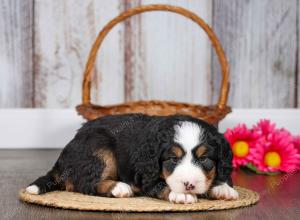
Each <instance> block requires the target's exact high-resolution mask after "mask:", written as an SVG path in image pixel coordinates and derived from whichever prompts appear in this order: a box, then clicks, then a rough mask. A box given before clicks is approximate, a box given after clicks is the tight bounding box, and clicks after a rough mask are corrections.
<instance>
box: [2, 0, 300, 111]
mask: <svg viewBox="0 0 300 220" xmlns="http://www.w3.org/2000/svg"><path fill="white" fill-rule="evenodd" d="M299 2H300V0H251V1H249V0H244V1H240V0H227V1H223V0H213V1H211V0H198V1H195V0H104V1H96V0H86V1H80V0H68V1H60V0H23V1H20V0H2V1H0V30H1V31H2V34H1V35H0V51H1V54H0V107H2V108H19V107H40V108H67V107H70V108H72V107H74V106H75V105H77V104H79V103H80V102H81V81H82V72H83V69H84V65H85V62H86V59H87V56H88V53H89V50H90V47H91V44H92V42H93V40H94V39H95V37H96V35H97V33H98V31H99V30H100V29H101V28H102V27H103V26H104V25H105V24H106V23H107V22H108V21H109V20H110V19H112V18H113V17H115V16H116V15H118V14H119V13H120V12H122V11H124V10H125V9H128V8H132V7H135V6H139V5H146V4H154V3H161V4H165V3H166V4H172V5H178V6H182V7H185V8H187V9H189V10H191V11H193V12H195V13H196V14H198V15H199V16H200V17H202V18H203V19H204V20H205V21H206V22H207V23H208V24H210V25H211V26H212V27H213V29H214V30H215V32H216V34H217V36H218V37H219V39H220V41H221V43H222V44H223V47H224V49H225V52H226V54H227V56H228V58H229V61H230V66H231V93H230V100H229V102H230V105H232V106H233V107H241V108H265V107H266V108H294V107H299V106H300V82H299V78H300V70H299V69H300V68H299V63H300V57H299V48H300V43H299V30H300V24H299V20H300V9H299V7H300V4H299ZM219 85H220V72H219V64H218V62H217V60H216V57H215V55H214V51H213V50H212V49H211V45H210V42H209V40H208V38H207V36H206V35H205V33H204V32H203V31H202V30H201V29H200V28H199V27H198V26H197V25H195V24H194V23H193V22H191V21H189V20H187V19H185V18H183V17H182V16H180V15H176V14H170V13H167V12H151V13H146V14H143V15H138V16H135V17H133V18H131V19H129V20H127V21H126V22H124V23H121V24H120V25H117V26H116V27H115V28H114V29H113V30H112V31H111V33H109V35H108V36H107V38H106V39H105V41H104V44H103V47H102V48H101V50H100V51H99V54H98V58H97V61H96V65H95V70H94V74H93V85H92V88H93V91H92V92H93V93H92V99H93V101H94V102H95V103H100V104H113V103H120V102H123V101H129V100H139V99H146V100H148V99H167V100H176V101H184V102H193V103H203V104H208V103H212V102H216V100H217V96H218V91H219Z"/></svg>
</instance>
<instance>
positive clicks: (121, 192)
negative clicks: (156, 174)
mask: <svg viewBox="0 0 300 220" xmlns="http://www.w3.org/2000/svg"><path fill="white" fill-rule="evenodd" d="M111 194H112V195H113V196H114V197H117V198H127V197H130V196H132V195H133V192H132V190H131V187H130V186H129V185H128V184H126V183H122V182H118V183H117V184H116V185H115V187H114V188H113V189H112V191H111Z"/></svg>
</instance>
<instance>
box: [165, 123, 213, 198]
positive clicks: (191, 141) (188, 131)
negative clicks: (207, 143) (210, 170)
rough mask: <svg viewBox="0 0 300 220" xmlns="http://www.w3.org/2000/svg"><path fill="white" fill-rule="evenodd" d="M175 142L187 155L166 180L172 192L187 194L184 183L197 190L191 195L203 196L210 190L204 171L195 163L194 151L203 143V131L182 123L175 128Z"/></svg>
mask: <svg viewBox="0 0 300 220" xmlns="http://www.w3.org/2000/svg"><path fill="white" fill-rule="evenodd" d="M174 129H175V136H174V141H175V142H176V143H179V144H180V145H181V147H182V148H183V150H184V151H185V155H184V157H183V158H182V161H181V162H180V163H179V164H177V166H176V167H175V169H174V171H173V172H172V174H171V175H170V176H168V177H167V178H166V182H167V184H168V185H169V186H170V188H171V190H172V191H174V192H177V193H186V192H187V191H186V187H185V185H184V183H187V182H188V183H190V184H192V185H194V186H195V188H194V189H193V190H191V191H189V193H195V194H202V193H205V192H206V191H207V190H208V186H207V184H206V179H207V178H206V176H205V174H204V172H203V170H202V169H201V168H200V167H198V166H196V165H195V164H194V163H193V155H192V150H193V148H195V147H196V146H197V145H199V144H200V143H201V142H202V138H203V130H202V129H201V128H200V127H199V126H198V125H197V124H195V123H192V122H188V121H187V122H182V123H180V124H179V125H176V126H175V127H174Z"/></svg>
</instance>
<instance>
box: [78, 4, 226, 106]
mask: <svg viewBox="0 0 300 220" xmlns="http://www.w3.org/2000/svg"><path fill="white" fill-rule="evenodd" d="M147 11H169V12H173V13H177V14H181V15H183V16H185V17H187V18H189V19H191V20H192V21H194V22H195V23H197V24H198V25H199V26H200V27H201V28H202V29H203V30H204V31H205V32H206V33H207V35H208V37H209V39H210V41H211V42H212V45H213V46H214V48H215V51H216V53H217V55H218V59H219V62H220V64H221V71H222V81H221V89H220V95H219V100H218V103H217V106H218V107H219V108H220V109H224V108H225V107H226V103H227V99H228V92H229V66H228V61H227V59H226V56H225V53H224V51H223V49H222V46H221V44H220V42H219V40H218V39H217V37H216V35H215V33H214V32H213V30H212V29H211V28H210V27H209V26H208V25H207V24H206V23H205V21H204V20H202V19H201V18H200V17H198V16H197V15H196V14H194V13H193V12H191V11H188V10H186V9H184V8H181V7H177V6H171V5H146V6H139V7H136V8H131V9H129V10H127V11H125V12H123V13H121V14H120V15H119V16H117V17H115V18H114V19H112V20H111V21H110V22H109V23H107V24H106V25H105V26H104V28H103V29H102V30H101V32H100V33H99V35H98V36H97V39H96V40H95V42H94V44H93V46H92V49H91V51H90V54H89V57H88V61H87V63H86V66H85V71H84V78H83V84H82V90H83V93H82V102H83V104H86V105H88V104H91V102H90V101H91V94H90V92H91V73H92V70H93V67H94V63H95V60H96V56H97V52H98V50H99V48H100V46H101V44H102V42H103V40H104V38H105V36H106V35H107V34H108V33H109V31H110V30H111V29H112V28H113V27H114V26H115V25H116V24H118V23H119V22H121V21H123V20H125V19H127V18H129V17H131V16H133V15H136V14H141V13H143V12H147Z"/></svg>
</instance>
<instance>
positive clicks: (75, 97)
mask: <svg viewBox="0 0 300 220" xmlns="http://www.w3.org/2000/svg"><path fill="white" fill-rule="evenodd" d="M119 10H120V1H119V0H114V1H93V0H87V1H80V0H70V1H60V0H54V1H44V0H36V1H35V25H34V27H35V39H34V41H35V54H34V55H35V73H36V78H35V80H36V83H35V93H36V97H35V105H36V106H37V107H71V106H75V105H77V104H79V103H80V102H81V82H82V76H83V70H84V66H85V62H86V59H87V56H88V53H89V50H90V48H91V45H92V43H93V41H94V40H95V38H96V35H97V34H98V32H99V31H100V29H101V28H102V27H103V25H105V24H106V23H107V22H108V21H109V20H110V19H112V18H113V17H114V16H116V15H117V14H119V12H120V11H119ZM122 31H123V26H122V25H120V26H118V27H117V28H115V29H114V30H113V31H112V33H110V34H109V36H108V38H107V39H106V40H105V42H104V45H103V48H101V51H100V54H99V56H98V59H97V62H96V66H95V71H94V72H95V73H96V74H94V75H93V85H92V87H93V96H92V97H93V101H94V102H95V103H101V104H111V103H117V102H122V101H123V98H124V83H123V82H124V80H123V78H124V77H123V66H124V65H123V61H124V59H123V55H124V53H123V43H122Z"/></svg>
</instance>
